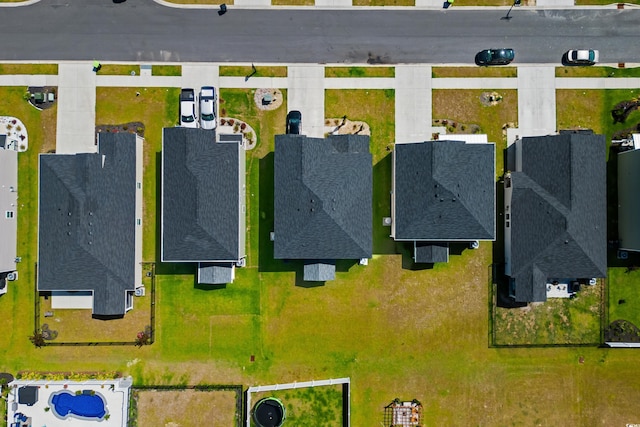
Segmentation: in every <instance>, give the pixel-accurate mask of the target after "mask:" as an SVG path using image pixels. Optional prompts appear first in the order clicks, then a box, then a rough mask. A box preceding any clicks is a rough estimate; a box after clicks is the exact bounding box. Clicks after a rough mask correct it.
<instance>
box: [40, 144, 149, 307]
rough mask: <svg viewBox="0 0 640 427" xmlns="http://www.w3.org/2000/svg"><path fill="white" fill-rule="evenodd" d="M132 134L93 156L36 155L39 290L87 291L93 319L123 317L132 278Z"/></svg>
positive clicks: (134, 158)
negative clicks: (38, 168)
mask: <svg viewBox="0 0 640 427" xmlns="http://www.w3.org/2000/svg"><path fill="white" fill-rule="evenodd" d="M136 144H137V139H136V135H135V134H129V133H118V134H101V135H100V140H99V147H98V148H99V152H98V153H83V154H64V155H63V154H41V155H40V189H39V221H38V230H39V242H38V245H39V246H38V249H39V251H38V290H40V291H92V292H93V314H94V315H98V316H118V315H124V313H125V305H126V303H125V300H126V293H127V291H133V290H134V288H135V280H136V274H135V272H136V241H135V240H136V238H135V236H136V230H135V224H136Z"/></svg>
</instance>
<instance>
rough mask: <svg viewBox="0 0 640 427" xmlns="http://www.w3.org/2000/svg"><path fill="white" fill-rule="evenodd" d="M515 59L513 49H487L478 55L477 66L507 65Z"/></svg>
mask: <svg viewBox="0 0 640 427" xmlns="http://www.w3.org/2000/svg"><path fill="white" fill-rule="evenodd" d="M514 57H515V53H514V52H513V49H485V50H483V51H481V52H478V54H477V55H476V65H507V64H509V63H510V62H511V61H513V58H514Z"/></svg>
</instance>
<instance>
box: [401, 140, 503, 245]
mask: <svg viewBox="0 0 640 427" xmlns="http://www.w3.org/2000/svg"><path fill="white" fill-rule="evenodd" d="M393 159H394V191H393V197H394V199H395V200H394V207H395V209H394V214H393V223H392V237H393V238H394V239H396V240H423V241H434V240H435V241H455V240H494V239H495V236H496V220H495V181H496V178H495V146H494V144H487V143H465V142H463V141H452V140H441V141H426V142H418V143H403V144H396V145H395V149H394V154H393Z"/></svg>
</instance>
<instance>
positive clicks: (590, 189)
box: [505, 134, 607, 302]
mask: <svg viewBox="0 0 640 427" xmlns="http://www.w3.org/2000/svg"><path fill="white" fill-rule="evenodd" d="M517 144H521V145H520V146H519V147H521V148H520V151H521V162H519V165H518V167H517V168H516V171H515V172H512V173H511V174H510V177H507V179H506V180H505V182H506V184H505V185H506V186H508V185H510V186H511V188H512V190H513V193H512V196H511V200H510V212H509V213H510V218H508V219H509V220H510V234H511V239H510V245H507V246H508V247H509V246H510V248H511V249H510V255H508V258H509V257H510V262H508V263H507V264H508V267H507V269H506V271H505V272H506V273H507V275H508V276H510V277H511V279H512V281H513V283H512V287H513V291H512V292H513V295H514V298H515V300H516V301H520V302H531V301H545V300H546V284H547V281H548V279H550V278H578V279H580V278H592V277H606V273H607V205H606V203H607V195H606V153H605V147H606V143H605V138H604V136H603V135H593V134H591V135H585V134H561V135H555V136H544V137H531V138H524V139H522V141H521V142H518V143H517ZM520 165H521V166H520ZM507 189H508V187H507ZM507 206H509V200H507ZM507 212H508V211H505V214H506V213H507Z"/></svg>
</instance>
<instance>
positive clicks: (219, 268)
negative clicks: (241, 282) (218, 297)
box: [198, 262, 235, 285]
mask: <svg viewBox="0 0 640 427" xmlns="http://www.w3.org/2000/svg"><path fill="white" fill-rule="evenodd" d="M234 268H235V266H234V264H232V263H215V264H211V263H205V262H203V263H200V264H198V283H200V284H203V285H223V284H225V283H231V282H233V274H234V273H233V270H234Z"/></svg>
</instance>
